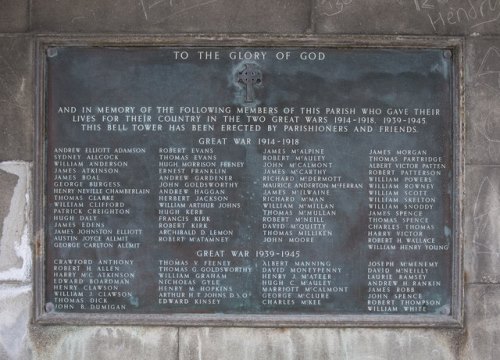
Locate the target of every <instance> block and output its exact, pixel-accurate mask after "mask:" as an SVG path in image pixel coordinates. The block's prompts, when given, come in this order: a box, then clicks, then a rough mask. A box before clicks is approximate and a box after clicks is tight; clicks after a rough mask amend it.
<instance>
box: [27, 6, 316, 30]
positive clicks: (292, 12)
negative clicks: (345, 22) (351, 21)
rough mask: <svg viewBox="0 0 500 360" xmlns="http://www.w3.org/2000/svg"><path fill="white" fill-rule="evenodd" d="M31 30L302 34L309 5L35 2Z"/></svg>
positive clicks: (308, 12) (308, 15)
mask: <svg viewBox="0 0 500 360" xmlns="http://www.w3.org/2000/svg"><path fill="white" fill-rule="evenodd" d="M32 8H33V11H32V14H33V17H32V22H33V28H34V29H35V30H37V31H49V32H77V33H79V32H86V33H96V32H106V33H113V32H125V33H137V32H145V33H165V32H218V33H220V32H262V33H265V32H270V33H302V32H304V31H305V30H306V29H307V28H308V26H309V20H310V1H309V0H280V1H268V0H241V1H234V0H123V1H120V2H116V1H112V0H91V1H85V2H75V1H71V0H34V1H33V4H32Z"/></svg>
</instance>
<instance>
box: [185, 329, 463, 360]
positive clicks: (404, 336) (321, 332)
mask: <svg viewBox="0 0 500 360" xmlns="http://www.w3.org/2000/svg"><path fill="white" fill-rule="evenodd" d="M458 332H459V330H453V331H451V330H450V331H431V330H376V329H364V330H362V329H248V328H232V329H231V328H218V329H213V328H200V329H196V328H185V329H181V330H180V333H179V338H180V343H179V359H180V360H188V359H189V360H191V359H219V360H224V359H239V360H250V359H252V360H254V359H267V360H278V359H284V360H285V359H287V360H288V359H322V360H323V359H371V360H390V359H436V360H437V359H440V360H441V359H443V360H444V359H449V360H452V359H456V355H457V354H456V349H455V346H454V343H455V337H456V333H458ZM389 339H390V340H389Z"/></svg>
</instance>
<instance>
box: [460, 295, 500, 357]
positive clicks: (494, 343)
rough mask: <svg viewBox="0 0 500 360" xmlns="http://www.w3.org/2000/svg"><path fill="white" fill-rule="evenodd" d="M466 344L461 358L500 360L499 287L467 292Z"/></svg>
mask: <svg viewBox="0 0 500 360" xmlns="http://www.w3.org/2000/svg"><path fill="white" fill-rule="evenodd" d="M466 294H467V297H466V298H467V301H466V308H465V314H466V323H467V334H468V338H467V342H466V343H464V345H465V346H464V349H463V351H462V358H463V359H467V360H469V359H470V360H475V359H478V360H486V359H491V360H493V359H498V357H499V353H498V351H499V344H500V327H499V326H498V324H499V323H500V286H499V285H470V286H469V287H468V289H467V292H466Z"/></svg>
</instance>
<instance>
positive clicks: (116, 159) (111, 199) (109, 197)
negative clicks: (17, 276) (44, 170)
mask: <svg viewBox="0 0 500 360" xmlns="http://www.w3.org/2000/svg"><path fill="white" fill-rule="evenodd" d="M144 153H145V149H143V148H110V147H56V148H55V149H54V151H53V164H52V165H53V167H52V168H53V169H54V170H53V172H54V173H53V179H54V182H53V184H52V185H53V187H52V189H53V202H52V206H51V208H52V212H53V215H52V216H53V219H52V220H53V230H52V231H53V234H52V235H53V237H52V246H54V247H55V248H68V249H79V251H78V252H75V253H74V254H75V255H74V256H72V257H71V258H67V257H57V255H56V256H55V258H54V259H53V262H54V264H53V266H54V267H53V275H54V279H55V281H54V289H53V290H54V300H53V301H54V305H55V308H56V310H58V309H61V310H80V311H82V310H87V309H90V310H114V309H121V310H123V309H125V308H126V307H127V303H128V301H129V300H130V299H132V298H133V297H134V296H133V294H132V291H131V290H130V289H131V286H127V285H130V280H131V279H133V278H134V277H135V270H134V269H133V263H134V260H133V259H130V260H123V261H126V264H125V263H121V262H120V261H122V260H117V259H114V258H113V257H112V256H111V255H110V253H111V252H112V251H113V249H125V251H130V252H131V255H130V257H133V255H132V252H133V251H135V250H136V249H138V248H139V247H140V246H141V245H142V239H141V235H142V229H138V228H128V227H125V226H124V227H115V228H113V227H111V226H110V225H109V224H108V223H107V220H106V219H107V217H108V216H109V215H113V216H122V217H124V218H127V217H129V216H130V215H131V214H132V213H133V209H132V208H131V206H130V204H129V202H130V200H131V199H132V198H133V197H139V196H141V195H147V194H149V192H150V189H147V188H135V187H132V186H129V185H127V184H123V183H122V182H121V181H119V180H117V178H118V177H119V175H120V174H121V173H122V172H123V171H126V169H127V168H128V167H129V161H130V160H131V159H132V158H133V157H136V156H140V155H141V154H144ZM96 254H99V256H96ZM96 258H98V259H97V260H96ZM119 262H120V263H119ZM125 278H126V279H127V280H124V279H125ZM123 298H126V300H124V299H123ZM122 300H123V301H122ZM117 303H121V304H117ZM60 304H66V305H65V306H64V307H61V306H60ZM75 305H77V306H75Z"/></svg>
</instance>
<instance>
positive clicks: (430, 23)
mask: <svg viewBox="0 0 500 360" xmlns="http://www.w3.org/2000/svg"><path fill="white" fill-rule="evenodd" d="M499 18H500V3H499V2H498V0H486V1H484V0H471V1H463V0H444V1H443V0H413V1H407V0H378V1H365V0H315V6H314V20H315V24H316V30H317V31H318V32H320V33H346V34H411V35H415V34H440V35H445V34H446V35H464V34H478V33H481V34H498V33H500V22H499V21H498V19H499Z"/></svg>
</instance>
